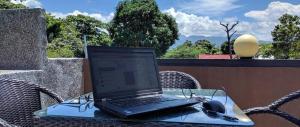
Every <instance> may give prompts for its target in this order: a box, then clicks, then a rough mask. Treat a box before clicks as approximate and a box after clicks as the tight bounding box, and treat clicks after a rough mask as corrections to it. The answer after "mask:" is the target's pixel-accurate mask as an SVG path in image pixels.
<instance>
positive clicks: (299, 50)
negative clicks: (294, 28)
mask: <svg viewBox="0 0 300 127" xmlns="http://www.w3.org/2000/svg"><path fill="white" fill-rule="evenodd" d="M289 57H290V58H293V59H300V40H297V41H296V42H294V43H293V44H292V48H291V51H290V54H289Z"/></svg>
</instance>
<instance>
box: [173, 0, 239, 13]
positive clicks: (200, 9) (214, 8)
mask: <svg viewBox="0 0 300 127" xmlns="http://www.w3.org/2000/svg"><path fill="white" fill-rule="evenodd" d="M237 1H238V0H192V1H190V2H182V3H180V5H179V8H180V9H179V10H180V11H183V12H188V13H194V14H200V15H220V14H223V13H225V12H227V11H230V10H233V9H236V8H239V7H241V6H240V5H237V4H235V2H237Z"/></svg>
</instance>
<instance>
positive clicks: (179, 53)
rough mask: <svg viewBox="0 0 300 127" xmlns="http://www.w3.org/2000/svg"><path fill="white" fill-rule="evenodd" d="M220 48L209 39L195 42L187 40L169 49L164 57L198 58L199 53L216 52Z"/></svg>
mask: <svg viewBox="0 0 300 127" xmlns="http://www.w3.org/2000/svg"><path fill="white" fill-rule="evenodd" d="M218 52H219V51H218V49H217V48H215V45H213V44H211V43H210V42H209V41H207V40H198V41H196V42H195V43H194V44H193V43H192V42H191V41H188V40H187V41H186V42H184V43H183V44H182V45H179V46H178V47H176V48H175V49H171V50H169V51H168V52H167V53H166V54H165V55H164V56H163V58H197V57H198V55H199V54H216V53H218Z"/></svg>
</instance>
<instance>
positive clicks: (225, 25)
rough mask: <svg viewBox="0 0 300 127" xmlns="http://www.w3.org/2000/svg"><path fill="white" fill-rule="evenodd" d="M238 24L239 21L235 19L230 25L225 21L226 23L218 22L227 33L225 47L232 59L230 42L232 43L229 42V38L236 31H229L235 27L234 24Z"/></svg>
mask: <svg viewBox="0 0 300 127" xmlns="http://www.w3.org/2000/svg"><path fill="white" fill-rule="evenodd" d="M238 24H239V21H236V22H235V23H234V24H232V25H231V26H230V24H229V23H226V24H223V23H222V22H220V25H221V26H223V27H224V28H225V29H224V31H225V32H226V35H227V43H228V44H227V46H228V48H227V50H228V52H229V55H230V59H232V52H233V50H232V49H233V48H232V47H233V44H230V43H232V42H231V38H232V36H233V35H234V34H235V33H236V30H235V31H234V32H232V33H230V31H232V30H233V29H234V27H236V25H238Z"/></svg>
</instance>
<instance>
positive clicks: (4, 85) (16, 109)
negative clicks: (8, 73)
mask: <svg viewBox="0 0 300 127" xmlns="http://www.w3.org/2000/svg"><path fill="white" fill-rule="evenodd" d="M40 92H42V93H45V94H47V95H49V96H50V97H51V98H53V99H55V100H56V101H57V102H62V101H63V99H62V98H61V97H59V96H58V95H57V94H55V93H53V92H51V91H50V90H48V89H46V88H44V87H41V86H38V85H35V84H30V83H28V82H25V81H18V80H9V79H0V118H2V119H4V120H6V121H7V122H8V123H10V124H14V125H17V126H33V114H32V113H33V112H34V111H37V110H40V109H41V102H40ZM3 123H4V122H3ZM0 125H1V124H0ZM3 126H4V125H3ZM7 126H8V125H7Z"/></svg>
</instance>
